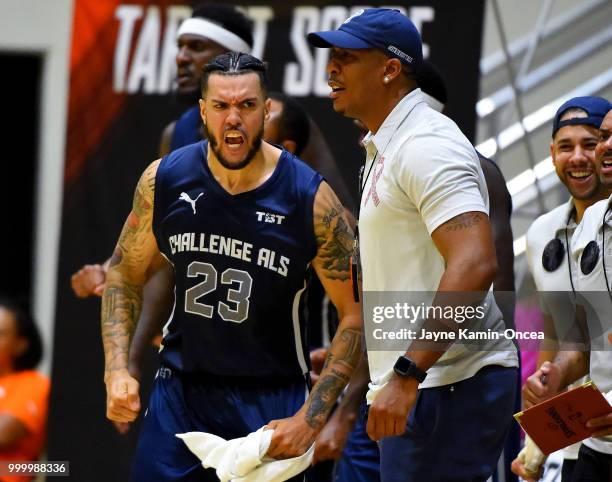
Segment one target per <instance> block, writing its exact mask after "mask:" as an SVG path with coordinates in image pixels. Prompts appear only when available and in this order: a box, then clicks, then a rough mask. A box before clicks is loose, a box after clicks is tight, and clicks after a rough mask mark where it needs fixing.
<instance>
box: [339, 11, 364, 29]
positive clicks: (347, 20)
mask: <svg viewBox="0 0 612 482" xmlns="http://www.w3.org/2000/svg"><path fill="white" fill-rule="evenodd" d="M363 12H365V8H362V9H360V10H357V11H356V12H355V13H354V14H353V15H351V16H350V17H349V18H347V19H346V20H345V21H344V22H342V25H344V24H345V23H349V22H350V21H351V20H353V19H354V18H355V17H359V15H361V14H362V13H363Z"/></svg>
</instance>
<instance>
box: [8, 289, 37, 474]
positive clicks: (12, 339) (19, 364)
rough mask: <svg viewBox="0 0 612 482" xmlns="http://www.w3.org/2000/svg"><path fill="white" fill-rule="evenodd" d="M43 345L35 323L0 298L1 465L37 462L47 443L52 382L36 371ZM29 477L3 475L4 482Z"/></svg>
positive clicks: (15, 306)
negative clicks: (48, 409)
mask: <svg viewBox="0 0 612 482" xmlns="http://www.w3.org/2000/svg"><path fill="white" fill-rule="evenodd" d="M41 357H42V343H41V340H40V334H39V333H38V329H37V328H36V324H35V323H34V320H33V319H32V318H31V317H30V316H29V315H28V314H27V313H26V312H25V311H24V310H22V309H21V308H20V307H19V306H18V305H17V304H15V303H13V302H12V301H9V300H3V299H0V462H3V461H4V462H7V461H11V462H29V461H36V460H38V457H39V455H40V453H41V451H42V448H43V445H44V441H45V428H46V423H47V399H48V397H49V379H48V378H47V377H46V376H44V375H42V374H41V373H38V372H37V371H35V370H34V369H35V368H36V366H37V365H38V363H39V362H40V359H41ZM27 480H31V478H30V477H27V476H12V475H3V474H0V481H1V482H25V481H27Z"/></svg>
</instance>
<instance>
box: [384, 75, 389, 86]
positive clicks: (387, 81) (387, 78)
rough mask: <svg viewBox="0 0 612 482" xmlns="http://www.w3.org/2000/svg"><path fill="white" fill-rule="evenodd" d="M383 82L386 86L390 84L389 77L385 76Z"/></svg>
mask: <svg viewBox="0 0 612 482" xmlns="http://www.w3.org/2000/svg"><path fill="white" fill-rule="evenodd" d="M383 82H384V83H385V84H388V83H389V77H387V76H386V75H385V76H384V77H383Z"/></svg>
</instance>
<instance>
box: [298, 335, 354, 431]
mask: <svg viewBox="0 0 612 482" xmlns="http://www.w3.org/2000/svg"><path fill="white" fill-rule="evenodd" d="M360 356H361V330H360V329H355V328H343V329H339V330H338V332H337V333H336V336H335V337H334V340H333V342H332V345H331V348H330V350H329V355H328V357H327V360H326V362H325V366H324V368H323V371H322V372H321V377H320V378H319V381H318V382H317V384H316V385H315V386H314V388H313V390H312V392H311V394H310V397H308V401H307V402H306V414H305V415H306V423H308V425H310V426H311V427H312V428H314V429H320V428H322V427H323V425H325V422H326V421H327V417H328V416H329V414H330V412H331V410H332V408H333V406H334V404H335V403H336V400H337V399H338V397H339V396H340V394H341V393H342V390H344V387H345V386H346V384H347V383H348V381H349V380H350V378H351V375H352V373H353V371H354V370H355V367H356V366H357V363H358V362H359V359H360Z"/></svg>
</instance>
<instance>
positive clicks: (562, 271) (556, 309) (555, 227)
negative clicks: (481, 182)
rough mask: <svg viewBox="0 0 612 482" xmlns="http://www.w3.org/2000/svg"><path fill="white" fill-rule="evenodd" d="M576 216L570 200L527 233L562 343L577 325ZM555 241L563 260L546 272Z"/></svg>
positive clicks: (570, 455) (543, 300)
mask: <svg viewBox="0 0 612 482" xmlns="http://www.w3.org/2000/svg"><path fill="white" fill-rule="evenodd" d="M573 212H574V201H573V199H571V198H570V199H569V200H568V201H567V202H566V203H564V204H561V205H560V206H557V207H556V208H555V209H553V210H552V211H549V212H547V213H546V214H543V215H542V216H540V217H539V218H537V219H536V220H535V221H534V222H533V223H532V224H531V226H530V227H529V229H528V230H527V249H526V252H525V255H526V257H527V264H528V265H529V271H530V272H531V275H532V276H533V280H534V282H535V285H536V288H537V290H538V297H539V301H540V307H541V309H542V312H543V313H544V314H546V315H548V316H550V317H551V318H552V320H553V323H554V326H555V330H556V332H557V336H558V337H559V339H563V338H564V337H565V335H566V334H567V333H568V332H569V331H570V329H571V327H572V325H573V324H574V322H575V316H574V313H575V310H576V309H575V304H574V302H573V293H572V284H571V280H575V279H576V276H577V272H576V269H577V267H576V264H575V263H568V250H569V249H570V248H568V246H567V244H568V242H569V244H570V245H571V239H572V236H573V234H574V231H575V230H576V221H575V219H574V216H573V215H572V213H573ZM566 229H567V233H566ZM566 234H567V241H566ZM555 238H556V239H558V240H559V241H561V244H562V245H563V248H564V251H563V258H562V260H561V264H560V265H559V267H558V268H557V269H555V270H554V271H547V270H546V269H544V265H543V263H542V256H543V254H544V249H545V248H546V245H547V244H548V243H549V242H550V241H552V240H553V239H555ZM570 270H571V278H570ZM583 382H584V380H579V381H578V382H576V384H575V385H576V386H577V385H580V384H581V383H583ZM580 445H581V444H580V443H576V444H574V445H571V446H570V447H567V448H566V449H564V450H563V458H566V459H572V460H575V459H577V458H578V451H579V449H580Z"/></svg>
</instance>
